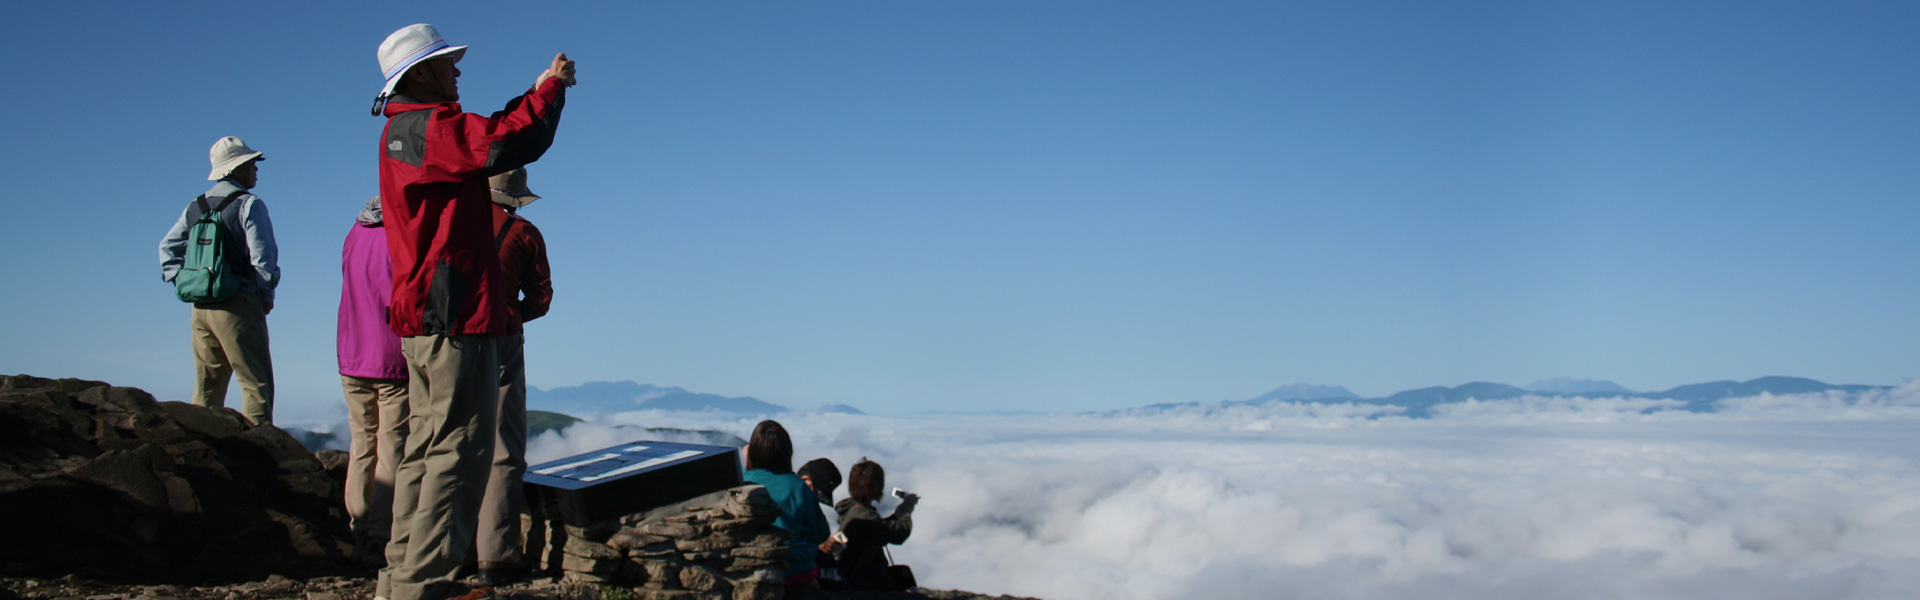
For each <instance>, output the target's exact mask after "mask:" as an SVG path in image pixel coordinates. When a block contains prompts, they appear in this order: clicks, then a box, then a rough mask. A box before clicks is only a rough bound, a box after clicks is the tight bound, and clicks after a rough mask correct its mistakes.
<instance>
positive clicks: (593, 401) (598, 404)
mask: <svg viewBox="0 0 1920 600" xmlns="http://www.w3.org/2000/svg"><path fill="white" fill-rule="evenodd" d="M527 408H529V409H540V410H551V411H555V412H562V413H568V414H580V413H599V412H621V411H630V410H677V411H692V412H726V413H739V414H747V415H777V414H781V413H785V412H788V410H787V407H785V406H780V405H778V404H773V403H770V402H763V401H761V400H759V399H756V398H753V397H751V396H743V397H738V398H730V397H727V396H721V395H718V394H703V393H699V392H689V391H687V390H686V389H685V388H680V387H660V386H656V385H648V384H641V383H635V382H632V381H595V382H591V383H584V384H580V385H576V386H571V387H558V388H553V389H550V390H543V389H540V388H537V387H533V386H528V387H527ZM844 408H852V407H844Z"/></svg>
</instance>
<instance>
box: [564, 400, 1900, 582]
mask: <svg viewBox="0 0 1920 600" xmlns="http://www.w3.org/2000/svg"><path fill="white" fill-rule="evenodd" d="M1671 408H1672V404H1671V403H1663V402H1662V401H1653V400H1644V399H1634V398H1605V399H1592V400H1581V399H1565V398H1525V399H1521V400H1517V401H1499V402H1470V403H1463V404H1455V405H1448V406H1443V407H1438V408H1436V409H1435V410H1434V415H1435V417H1434V418H1432V419H1407V418H1404V417H1399V416H1394V415H1393V414H1392V412H1391V411H1386V412H1384V413H1383V411H1382V410H1381V409H1380V408H1379V407H1370V406H1344V405H1335V406H1323V405H1289V404H1280V405H1266V406H1232V407H1221V406H1219V405H1214V406H1211V407H1204V406H1203V407H1185V408H1180V409H1172V410H1168V411H1132V412H1125V413H1119V414H1110V415H1059V416H1023V417H956V416H938V417H907V418H891V417H875V416H866V415H842V414H817V415H800V416H793V417H789V418H786V419H782V423H783V424H785V425H786V426H787V428H788V429H789V430H790V431H792V432H793V434H794V438H795V439H794V441H795V445H796V446H797V447H798V451H797V455H796V457H795V458H796V459H797V460H806V459H809V458H812V457H815V456H826V457H829V458H831V459H833V460H834V462H836V463H838V464H839V465H840V467H841V468H842V469H843V470H844V469H845V468H847V467H848V466H849V465H851V464H852V463H853V462H854V461H855V460H857V459H859V458H860V457H862V456H867V457H872V458H873V459H875V460H877V461H880V462H881V463H882V464H883V465H885V466H886V467H887V471H888V475H889V477H888V483H889V485H896V486H899V487H904V488H907V489H911V490H914V491H917V492H920V493H921V494H923V495H924V496H925V500H924V501H923V502H922V503H921V508H920V510H919V511H918V512H916V514H915V522H916V529H915V531H914V534H913V537H912V539H911V540H910V541H908V543H907V544H906V545H905V546H902V547H900V548H898V549H897V551H896V552H895V553H894V556H895V558H896V559H898V560H900V561H901V562H905V563H908V564H911V565H913V568H914V572H915V573H916V574H917V575H918V576H919V579H920V581H921V583H922V584H923V585H926V586H929V587H935V588H957V589H966V590H972V591H977V592H986V593H996V594H1018V595H1028V596H1038V597H1042V598H1048V599H1051V600H1076V599H1083V598H1086V599H1092V598H1155V599H1189V598H1316V599H1322V598H1332V599H1345V598H1353V599H1362V598H1365V599H1373V598H1382V599H1384V598H1422V599H1430V598H1475V599H1501V598H1515V599H1519V598H1528V599H1532V598H1580V599H1586V598H1594V599H1598V598H1634V599H1659V598H1674V599H1682V598H1684V599H1703V598H1730V599H1731V598H1739V599H1749V598H1823V599H1829V598H1913V597H1920V463H1917V462H1916V459H1920V435H1916V431H1920V384H1910V385H1908V386H1905V387H1902V388H1898V389H1894V390H1891V391H1877V392H1868V393H1864V394H1809V395H1792V396H1761V397H1757V398H1742V399H1735V400H1729V401H1726V402H1723V403H1722V405H1721V411H1720V412H1717V413H1711V414H1696V413H1688V412H1683V411H1677V410H1671ZM754 422H755V420H753V419H739V418H729V417H721V416H716V415H712V414H705V415H702V414H691V413H662V412H644V413H625V414H621V415H615V416H612V417H607V418H604V419H601V420H598V421H595V422H591V423H588V424H583V425H578V426H575V427H574V428H571V429H569V430H568V431H567V435H566V436H564V437H563V436H559V435H547V436H542V437H540V438H537V439H536V440H534V442H533V447H532V448H531V449H530V454H531V455H533V457H534V458H535V459H536V460H547V459H552V458H559V457H564V456H567V455H571V454H576V453H579V452H584V451H587V450H592V449H597V448H600V447H605V446H608V445H612V444H615V443H620V442H625V441H630V440H633V439H641V438H642V437H646V436H645V434H644V433H642V432H640V431H639V430H637V429H636V428H632V427H627V428H616V427H615V426H616V425H621V424H626V425H636V424H638V425H645V426H648V427H677V428H687V429H718V430H722V431H726V432H728V433H732V434H734V435H737V436H741V437H746V434H747V433H748V432H749V431H750V430H751V428H752V426H753V423H754ZM686 441H693V440H686ZM885 508H886V507H883V510H884V509H885Z"/></svg>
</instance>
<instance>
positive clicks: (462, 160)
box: [380, 80, 567, 337]
mask: <svg viewBox="0 0 1920 600" xmlns="http://www.w3.org/2000/svg"><path fill="white" fill-rule="evenodd" d="M566 98H567V97H566V86H565V84H562V83H561V82H559V81H557V80H553V81H547V82H546V83H545V84H544V85H541V86H540V89H539V90H537V91H529V92H527V93H526V94H524V95H521V96H520V97H518V98H514V99H513V101H511V102H508V103H507V108H506V110H502V111H500V112H497V113H494V114H493V116H490V117H482V116H480V115H475V114H469V113H464V112H461V111H460V104H459V103H457V102H443V103H438V104H418V103H411V102H405V101H403V100H406V98H404V97H397V98H396V99H395V101H392V102H389V103H388V104H387V107H386V115H387V127H386V132H385V133H384V134H383V135H382V136H381V140H380V198H381V204H382V205H383V211H384V212H385V213H386V227H385V229H386V230H387V247H388V249H389V250H390V251H391V252H392V253H393V299H392V304H391V305H390V307H389V308H388V313H387V324H388V325H389V326H392V327H393V332H394V333H397V334H399V335H400V336H401V337H410V336H416V335H429V334H444V335H461V334H501V333H512V332H515V331H519V329H520V324H519V322H518V321H517V320H516V319H515V318H514V316H513V314H512V313H511V312H510V311H509V309H508V307H507V303H508V302H512V301H514V283H515V282H513V281H512V280H510V279H508V278H507V274H506V272H505V271H504V270H502V269H501V267H500V258H499V256H498V255H497V254H495V251H494V234H493V202H492V201H491V200H490V194H489V193H488V190H487V178H488V177H490V176H492V175H494V174H497V173H503V172H506V171H510V170H513V169H514V168H516V167H520V166H524V165H526V164H527V163H531V162H533V161H536V160H539V159H540V155H542V154H545V153H546V151H547V147H549V146H551V145H553V133H554V130H555V129H557V128H558V127H559V125H560V110H561V108H563V107H564V106H566V103H567V100H566Z"/></svg>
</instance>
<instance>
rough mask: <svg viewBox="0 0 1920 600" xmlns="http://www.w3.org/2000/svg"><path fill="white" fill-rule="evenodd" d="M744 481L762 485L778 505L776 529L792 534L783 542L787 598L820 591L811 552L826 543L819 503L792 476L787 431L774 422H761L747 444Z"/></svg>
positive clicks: (754, 429)
mask: <svg viewBox="0 0 1920 600" xmlns="http://www.w3.org/2000/svg"><path fill="white" fill-rule="evenodd" d="M746 462H747V464H746V467H747V475H746V479H747V482H748V483H754V484H759V485H762V486H766V488H767V493H768V494H769V495H772V496H773V503H774V504H778V505H780V517H779V518H777V519H774V521H773V524H774V526H776V527H779V528H781V529H785V530H787V531H789V532H792V533H793V538H792V539H790V540H788V541H787V572H786V581H785V583H786V586H787V590H786V592H787V594H786V597H788V598H797V597H799V595H800V594H803V593H806V592H807V591H810V590H817V589H820V582H819V578H820V569H819V568H818V567H817V566H816V565H815V564H814V556H813V553H814V551H815V549H816V548H818V547H819V545H820V542H824V541H827V535H828V532H827V517H826V515H824V514H822V513H821V512H820V506H819V505H818V503H819V500H818V499H817V497H816V496H814V494H813V489H811V488H809V487H808V486H807V484H806V482H804V481H801V480H800V476H798V475H794V474H793V439H792V438H789V437H787V428H785V427H781V426H780V423H778V422H775V421H771V420H768V421H761V422H760V424H759V425H757V426H755V427H754V428H753V439H751V440H748V441H747V448H746Z"/></svg>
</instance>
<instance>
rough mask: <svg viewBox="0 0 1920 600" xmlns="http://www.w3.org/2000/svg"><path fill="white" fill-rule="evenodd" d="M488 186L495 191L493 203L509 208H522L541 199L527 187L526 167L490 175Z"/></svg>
mask: <svg viewBox="0 0 1920 600" xmlns="http://www.w3.org/2000/svg"><path fill="white" fill-rule="evenodd" d="M487 187H488V188H489V189H491V190H492V191H493V203H494V204H498V205H501V206H505V207H507V208H520V207H522V206H526V205H528V204H533V201H535V200H539V199H540V197H539V196H536V195H534V193H533V190H529V189H527V168H526V167H520V168H518V169H514V170H512V171H507V172H505V173H501V174H499V175H494V176H492V177H488V178H487Z"/></svg>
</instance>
